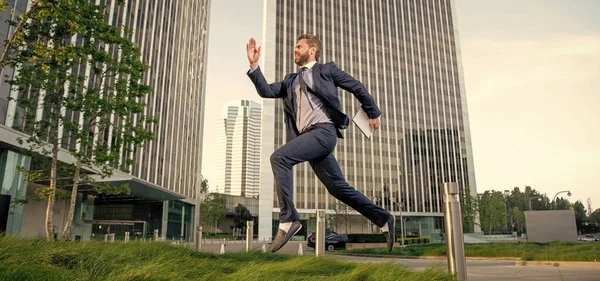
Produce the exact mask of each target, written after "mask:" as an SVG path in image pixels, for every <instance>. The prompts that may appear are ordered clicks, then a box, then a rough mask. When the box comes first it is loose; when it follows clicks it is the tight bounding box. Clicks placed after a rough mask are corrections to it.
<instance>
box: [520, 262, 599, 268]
mask: <svg viewBox="0 0 600 281" xmlns="http://www.w3.org/2000/svg"><path fill="white" fill-rule="evenodd" d="M515 266H543V267H587V268H600V262H593V261H517V262H515Z"/></svg>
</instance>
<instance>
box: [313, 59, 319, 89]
mask: <svg viewBox="0 0 600 281" xmlns="http://www.w3.org/2000/svg"><path fill="white" fill-rule="evenodd" d="M312 76H313V79H312V80H313V86H312V90H313V91H315V92H317V93H319V94H321V92H320V91H319V89H321V87H320V86H321V85H320V82H321V64H320V63H318V62H317V63H315V65H313V67H312Z"/></svg>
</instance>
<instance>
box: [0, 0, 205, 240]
mask: <svg viewBox="0 0 600 281" xmlns="http://www.w3.org/2000/svg"><path fill="white" fill-rule="evenodd" d="M91 1H94V3H95V4H101V5H106V16H107V18H106V20H107V22H109V23H111V24H113V25H117V26H124V27H126V28H128V29H130V30H131V31H132V34H131V35H128V36H129V38H130V40H131V41H132V42H134V43H135V44H136V45H137V46H138V47H139V49H140V50H141V60H142V61H143V62H144V63H146V64H147V65H149V69H148V71H147V72H146V73H145V75H144V77H143V78H142V80H143V81H142V83H143V84H146V85H149V86H151V87H152V89H153V91H152V92H151V94H149V95H147V96H146V97H145V100H143V102H144V103H145V104H146V109H145V110H146V111H145V113H146V115H147V116H152V117H156V118H157V120H158V122H157V123H146V125H145V126H146V128H147V129H148V130H150V131H152V132H153V133H154V135H155V138H154V140H153V141H150V142H148V143H146V144H145V146H143V147H142V148H135V149H134V150H133V151H132V152H131V155H129V156H130V157H131V158H133V159H135V164H133V165H130V166H129V167H128V170H129V171H131V172H130V173H122V172H119V171H117V172H115V174H114V175H113V176H112V177H111V178H107V179H101V181H106V182H109V183H111V184H115V185H116V184H122V183H127V184H129V186H130V188H131V195H130V196H116V197H115V196H112V197H100V198H97V197H95V196H93V195H94V194H90V193H88V194H85V191H83V197H84V198H85V199H82V201H84V202H88V203H86V204H87V205H86V206H88V205H89V206H88V207H89V208H88V209H89V210H88V212H87V214H86V217H85V218H83V217H81V212H80V216H79V217H78V218H76V219H75V220H74V221H75V227H78V225H77V224H78V223H79V226H81V227H83V228H85V229H86V233H87V232H89V231H92V230H90V229H102V225H107V224H108V225H109V224H110V223H111V222H113V223H114V222H116V221H130V222H135V221H139V222H143V225H144V229H147V230H150V231H151V230H152V229H159V231H160V233H161V236H171V237H177V238H180V237H183V238H187V237H189V236H190V233H191V232H192V229H193V226H194V222H195V220H196V219H195V218H196V217H197V213H196V211H197V208H194V207H195V205H196V198H197V194H196V193H197V191H198V190H199V186H200V178H201V174H200V171H201V158H202V132H203V122H204V101H205V81H206V79H205V78H206V61H207V60H206V58H207V47H208V24H209V12H210V0H189V1H173V0H165V1H144V0H127V1H124V4H123V5H119V4H118V3H117V1H108V0H91ZM7 2H9V3H10V5H9V7H8V8H7V10H6V11H4V12H3V13H2V16H1V17H2V22H1V23H0V36H2V40H4V39H6V38H7V36H8V34H10V33H11V32H12V31H13V28H12V27H9V26H8V24H7V23H6V22H5V20H6V19H8V18H13V19H15V20H16V19H17V17H18V16H19V15H20V14H21V13H23V12H24V11H25V10H26V9H28V7H29V5H30V4H31V2H33V1H32V0H9V1H7ZM11 9H14V11H15V12H14V13H11V12H10V10H11ZM80 41H81V40H77V38H73V39H72V44H82V42H80ZM114 53H115V54H116V52H114ZM84 66H85V64H82V66H81V67H80V68H79V69H77V70H76V71H82V72H83V71H85V69H86V67H84ZM87 69H88V72H89V67H87ZM13 72H14V71H13V70H12V69H7V68H5V69H4V70H3V73H2V74H3V75H8V76H9V77H11V76H12V75H13V74H14V73H13ZM75 73H76V72H75ZM79 74H81V73H79ZM86 76H89V75H88V74H86ZM3 80H4V79H3ZM91 80H92V79H91V78H90V79H89V80H88V79H87V78H86V82H85V83H92V82H90V81H91ZM105 83H113V81H112V80H111V79H106V81H105ZM15 95H16V93H15V91H14V90H11V89H10V87H9V86H8V85H7V84H6V83H5V82H4V81H3V82H2V83H1V84H0V148H1V149H2V154H1V155H2V158H0V159H1V160H2V161H1V162H2V163H1V165H0V167H2V170H1V171H0V176H2V178H3V179H4V181H6V182H11V183H12V185H13V186H8V185H7V186H6V187H7V188H6V189H4V187H5V185H3V190H2V193H3V194H5V193H6V194H11V195H12V200H15V199H22V198H21V197H22V196H23V195H24V194H26V193H30V191H28V190H27V189H28V188H29V187H28V186H27V185H25V186H19V183H17V182H18V181H14V180H12V181H11V180H10V179H14V178H16V177H18V176H19V173H18V171H16V170H15V168H14V166H15V165H17V164H23V163H27V166H29V161H30V159H28V158H27V157H26V156H22V155H21V154H20V153H19V152H18V151H19V149H20V148H24V147H22V146H21V145H20V144H19V143H18V142H17V141H16V139H17V138H18V137H23V136H26V135H24V134H23V133H22V132H21V131H22V130H21V127H22V125H23V124H22V122H20V121H19V118H18V116H19V111H21V110H23V109H22V108H21V107H20V106H19V105H18V104H17V103H15V102H14V101H11V100H10V99H9V97H14V96H15ZM66 114H67V117H68V118H70V119H71V120H72V121H77V120H79V121H78V122H80V124H81V122H83V121H82V120H81V118H80V116H79V113H78V112H67V113H66ZM131 118H135V116H132V117H131ZM65 134H66V133H65ZM63 137H66V138H67V139H68V136H66V135H64V136H63ZM73 145H74V144H72V143H69V141H65V142H63V144H62V149H61V151H60V153H59V155H60V156H59V160H60V161H62V162H66V163H72V162H73V157H71V156H70V155H69V153H68V148H69V147H71V146H73ZM23 157H25V159H23ZM31 165H34V163H31ZM88 197H89V200H88V199H87V198H88ZM94 199H95V200H94ZM90 200H91V202H90ZM19 208H21V214H19V212H16V213H15V214H16V215H14V216H13V217H11V219H13V220H18V221H23V222H25V221H28V222H30V223H31V225H37V221H38V220H41V219H43V216H44V214H36V213H35V212H33V210H34V209H35V206H28V204H26V205H25V206H21V207H19ZM23 208H24V209H25V210H27V209H28V208H30V209H32V212H33V213H31V214H25V215H23V214H22V212H23ZM86 208H87V207H86ZM94 209H95V210H97V212H94ZM13 213H14V212H13ZM84 225H85V227H84ZM132 225H133V223H132ZM40 226H41V225H40ZM35 227H37V226H34V228H35ZM58 228H60V226H58ZM105 228H106V227H105ZM113 229H114V228H113ZM40 231H42V233H43V228H40V229H37V228H35V229H32V230H28V231H25V230H20V229H18V228H15V229H12V230H11V233H14V234H18V233H25V232H27V234H28V235H31V236H35V235H38V234H40ZM88 234H89V233H88ZM82 235H83V236H84V238H85V237H87V234H82Z"/></svg>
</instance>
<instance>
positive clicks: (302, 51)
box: [294, 39, 315, 66]
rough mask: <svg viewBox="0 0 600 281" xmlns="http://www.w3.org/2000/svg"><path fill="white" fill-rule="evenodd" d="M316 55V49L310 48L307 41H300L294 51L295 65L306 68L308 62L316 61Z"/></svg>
mask: <svg viewBox="0 0 600 281" xmlns="http://www.w3.org/2000/svg"><path fill="white" fill-rule="evenodd" d="M314 53H315V48H314V47H312V48H311V47H309V46H308V44H307V43H306V39H300V40H298V43H296V48H295V49H294V63H296V64H297V65H298V66H304V65H305V64H306V63H307V62H309V61H312V60H315V58H314ZM311 54H312V55H311Z"/></svg>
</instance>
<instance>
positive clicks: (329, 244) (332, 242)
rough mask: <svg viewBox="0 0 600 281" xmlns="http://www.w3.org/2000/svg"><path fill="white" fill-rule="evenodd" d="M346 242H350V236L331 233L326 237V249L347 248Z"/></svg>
mask: <svg viewBox="0 0 600 281" xmlns="http://www.w3.org/2000/svg"><path fill="white" fill-rule="evenodd" d="M346 243H348V236H347V235H344V234H341V235H331V236H327V237H326V238H325V249H327V250H330V251H333V250H345V249H346Z"/></svg>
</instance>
